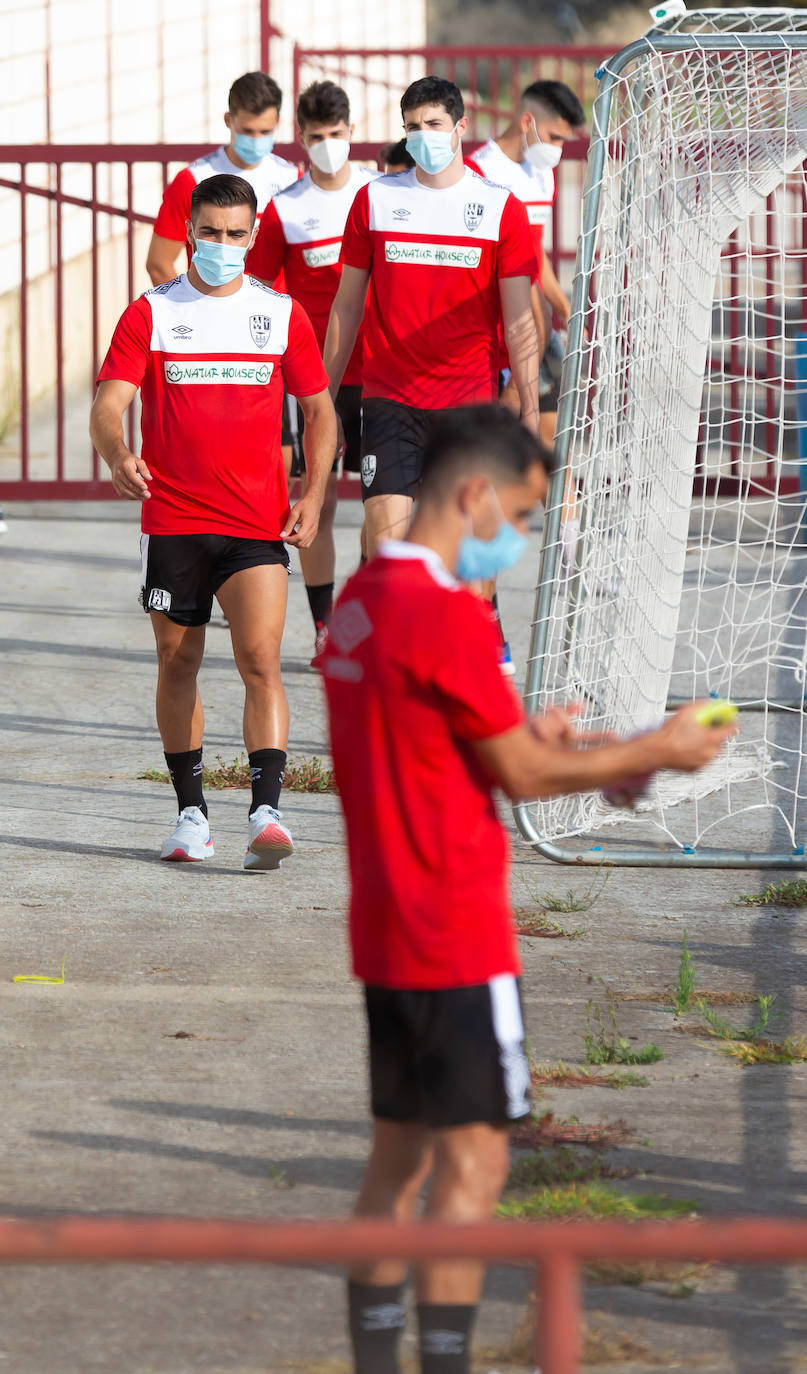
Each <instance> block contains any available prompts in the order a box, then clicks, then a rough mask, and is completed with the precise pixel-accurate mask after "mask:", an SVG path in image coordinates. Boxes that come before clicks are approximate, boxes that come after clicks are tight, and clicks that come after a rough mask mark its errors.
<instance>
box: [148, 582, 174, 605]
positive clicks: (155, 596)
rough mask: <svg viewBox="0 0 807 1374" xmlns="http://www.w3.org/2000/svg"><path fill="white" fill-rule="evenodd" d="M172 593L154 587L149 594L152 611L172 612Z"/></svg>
mask: <svg viewBox="0 0 807 1374" xmlns="http://www.w3.org/2000/svg"><path fill="white" fill-rule="evenodd" d="M170 609H171V593H170V592H166V591H164V590H163V588H162V587H152V589H151V591H150V592H149V610H150V611H170Z"/></svg>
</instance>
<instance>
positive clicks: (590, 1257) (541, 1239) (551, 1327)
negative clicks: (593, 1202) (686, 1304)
mask: <svg viewBox="0 0 807 1374" xmlns="http://www.w3.org/2000/svg"><path fill="white" fill-rule="evenodd" d="M469 1258H479V1259H482V1260H484V1261H485V1262H486V1263H490V1262H494V1261H498V1262H505V1263H520V1264H524V1263H526V1264H533V1265H535V1266H536V1284H537V1295H538V1298H539V1304H538V1308H537V1314H538V1315H537V1323H536V1364H537V1365H539V1366H540V1369H541V1371H542V1374H578V1371H579V1370H580V1367H581V1359H582V1343H583V1299H582V1284H581V1269H582V1266H583V1265H584V1264H586V1263H589V1262H591V1261H595V1260H623V1261H624V1260H648V1259H652V1260H666V1261H673V1260H677V1261H696V1262H699V1263H711V1262H713V1263H722V1264H731V1265H737V1264H753V1265H763V1264H765V1265H767V1264H789V1263H790V1264H792V1263H798V1262H804V1261H805V1260H807V1222H805V1221H774V1220H762V1219H754V1220H736V1221H725V1222H699V1221H693V1222H688V1221H682V1222H630V1223H625V1222H609V1221H598V1222H590V1221H588V1222H546V1223H542V1224H530V1223H527V1222H504V1221H502V1222H497V1221H494V1222H488V1223H485V1224H481V1225H475V1226H452V1225H445V1224H440V1223H437V1222H416V1223H410V1224H407V1225H399V1224H394V1223H391V1222H381V1221H350V1222H338V1221H337V1222H334V1221H331V1222H291V1223H271V1222H268V1223H267V1222H263V1223H262V1222H249V1221H225V1220H209V1221H208V1220H198V1221H197V1220H190V1219H185V1218H176V1217H162V1218H154V1219H130V1218H125V1219H124V1218H120V1219H119V1218H109V1219H107V1218H86V1217H67V1218H63V1219H60V1220H53V1221H36V1222H32V1221H24V1220H17V1219H13V1218H11V1219H6V1220H3V1221H0V1263H2V1264H54V1263H85V1264H92V1263H96V1264H98V1263H109V1262H110V1261H115V1262H126V1263H131V1264H135V1263H137V1264H142V1263H148V1262H153V1261H165V1260H169V1261H172V1262H173V1263H177V1264H282V1265H288V1264H323V1263H325V1264H344V1265H349V1264H353V1263H356V1262H359V1261H361V1262H364V1263H366V1262H367V1261H368V1260H384V1259H401V1260H406V1261H407V1262H411V1263H416V1262H420V1263H423V1262H425V1261H429V1260H435V1259H463V1260H467V1259H469Z"/></svg>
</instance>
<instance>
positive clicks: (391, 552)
mask: <svg viewBox="0 0 807 1374" xmlns="http://www.w3.org/2000/svg"><path fill="white" fill-rule="evenodd" d="M378 552H379V555H380V557H381V558H393V559H398V560H399V561H401V562H403V561H405V560H406V559H409V561H410V562H418V563H425V564H426V567H427V568H428V570H429V572H430V573H431V575H432V577H433V578H434V580H435V582H439V583H440V586H441V587H458V586H459V583H458V582H457V579H456V577H454V576H453V575H452V574H451V573H450V572H449V571H448V568H447V567H446V565H445V563H444V562H443V560H442V558H441V557H440V555H439V553H437V552H435V550H434V549H429V548H427V547H426V545H425V544H410V543H409V542H407V541H406V540H403V539H385V540H383V542H382V543H381V544H379V546H378Z"/></svg>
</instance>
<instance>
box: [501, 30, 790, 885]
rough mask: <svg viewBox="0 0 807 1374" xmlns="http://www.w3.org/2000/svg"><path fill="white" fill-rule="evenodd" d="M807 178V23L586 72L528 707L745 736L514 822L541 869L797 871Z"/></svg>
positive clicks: (703, 37)
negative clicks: (714, 713)
mask: <svg viewBox="0 0 807 1374" xmlns="http://www.w3.org/2000/svg"><path fill="white" fill-rule="evenodd" d="M806 156H807V13H805V12H799V11H787V10H767V9H766V10H745V11H738V10H730V11H718V10H713V11H699V12H697V13H692V14H688V15H685V16H683V17H681V18H680V19H679V18H675V19H673V20H671V21H667V22H665V23H663V24H662V25H661V26H660V27H659V28H657V29H653V30H651V31H650V32H649V34H648V35H647V36H646V38H645V39H644V40H641V41H640V42H639V43H636V44H633V45H631V47H630V48H628V49H625V50H624V52H623V53H621V54H618V55H617V56H616V57H615V58H614V59H612V60H611V61H610V62H609V63H607V64H606V66H605V68H604V70H603V73H602V74H601V86H600V94H599V96H598V99H597V103H596V105H595V112H594V128H593V134H592V148H591V153H590V157H589V169H588V178H587V185H586V192H585V197H584V206H583V231H582V235H581V240H580V246H579V251H578V261H577V270H576V277H575V287H574V299H573V315H572V321H571V325H570V336H569V354H568V356H567V359H566V363H565V366H564V374H563V382H562V396H561V406H560V415H559V425H558V453H559V456H560V457H561V459H562V460H563V461H564V462H565V471H564V474H563V475H561V476H560V477H558V478H556V480H555V482H554V484H553V490H554V496H553V499H552V502H551V503H550V509H549V513H548V517H547V526H546V535H545V545H544V551H543V554H542V570H541V576H540V580H539V591H538V597H537V602H536V617H535V623H534V626H533V637H532V648H531V659H530V663H529V666H528V678H527V700H528V705H529V706H530V708H531V709H541V708H542V707H543V706H545V705H547V704H549V703H554V702H568V701H569V700H572V699H576V700H578V701H580V702H582V703H583V705H584V707H585V713H584V716H583V718H582V725H583V728H587V729H593V730H601V729H607V730H613V731H616V732H617V733H619V734H620V735H626V734H631V733H634V732H636V731H638V730H642V729H647V728H648V727H650V726H653V725H655V724H657V723H659V722H660V721H661V719H662V718H663V716H664V712H665V709H668V708H669V707H670V706H671V705H674V704H675V703H677V702H683V701H687V700H692V699H693V698H696V697H701V696H704V697H706V696H709V695H713V696H719V697H730V698H732V699H733V700H735V701H737V703H738V704H739V705H740V706H741V735H740V738H739V739H738V740H737V742H736V743H734V744H732V745H731V746H730V748H729V750H728V752H727V753H726V754H725V755H724V756H722V757H721V758H720V759H719V760H718V761H717V762H716V763H715V764H714V765H713V766H712V767H711V768H710V769H709V770H707V771H706V772H705V773H703V774H699V775H697V776H696V777H684V776H683V775H678V774H671V773H667V774H661V775H659V777H658V779H657V780H656V781H655V782H654V784H653V786H652V787H651V789H650V791H649V792H648V794H647V796H646V797H645V798H644V799H643V800H642V801H641V802H640V804H639V806H638V808H637V810H636V811H635V812H634V813H630V812H627V811H622V810H614V809H613V808H612V807H609V806H608V805H607V804H606V803H605V802H604V801H603V800H602V798H601V797H599V795H593V794H591V795H586V796H582V797H572V798H561V799H558V800H554V801H552V802H548V803H537V804H534V805H531V806H529V807H527V806H524V807H521V808H518V810H517V816H518V820H519V824H520V826H521V829H522V831H523V832H524V833H525V834H526V835H527V836H528V837H529V838H530V839H531V840H532V841H533V842H536V843H539V842H540V843H541V844H543V843H546V845H547V852H551V853H552V854H553V857H564V858H565V857H570V856H572V857H577V856H579V855H583V857H585V858H587V859H588V860H589V861H594V860H595V858H596V857H598V858H599V859H603V858H605V859H608V858H614V859H615V860H616V861H620V860H621V861H623V862H666V861H667V860H668V858H669V856H670V855H672V856H673V857H674V856H675V855H676V854H677V855H679V856H683V857H684V860H685V861H686V860H687V858H689V859H690V860H691V861H694V862H699V861H701V860H703V861H706V860H707V859H709V861H714V862H728V863H742V862H745V861H747V862H752V863H760V862H762V863H766V862H767V863H771V864H772V863H773V862H774V860H776V861H779V860H781V861H782V862H788V863H796V864H800V863H803V862H805V860H804V859H803V857H802V854H803V851H802V850H801V846H802V845H803V844H804V842H805V836H804V826H803V823H802V816H801V807H802V803H803V801H804V799H805V795H807V776H805V773H804V769H803V766H802V756H803V742H804V720H805V717H804V711H803V697H804V692H805V663H806V662H807V590H805V580H806V579H807V544H805V542H804V531H803V528H802V523H803V521H802V517H803V503H802V497H801V496H800V494H799V482H798V478H799V464H798V461H797V459H798V419H797V409H798V407H797V394H796V387H797V382H796V377H797V372H798V367H797V365H796V355H797V352H798V350H799V348H800V346H801V345H800V341H799V338H798V336H799V334H800V333H807V228H806V227H805V216H806V215H807V181H806V180H805V167H804V160H805V157H806ZM804 342H805V347H806V348H807V340H805V341H804ZM805 386H807V382H805ZM564 491H565V497H563V493H564ZM562 497H563V499H562ZM628 822H630V828H628ZM564 837H577V838H576V839H575V840H574V842H573V843H572V845H571V847H569V845H560V846H558V845H557V841H559V840H561V839H563V838H564ZM584 837H585V838H584ZM626 846H627V847H626ZM708 851H711V855H710V854H709V852H708ZM697 856H699V857H697Z"/></svg>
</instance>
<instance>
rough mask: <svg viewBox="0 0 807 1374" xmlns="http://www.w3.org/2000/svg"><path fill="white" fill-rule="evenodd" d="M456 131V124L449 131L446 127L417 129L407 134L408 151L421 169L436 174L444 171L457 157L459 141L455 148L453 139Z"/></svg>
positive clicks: (431, 174)
mask: <svg viewBox="0 0 807 1374" xmlns="http://www.w3.org/2000/svg"><path fill="white" fill-rule="evenodd" d="M458 123H459V120H457V124H458ZM456 131H457V125H456V124H455V125H454V128H453V129H451V131H450V132H448V133H447V132H446V131H445V129H416V130H415V132H414V133H411V134H407V137H406V151H407V152H408V153H409V155H410V157H413V158H414V159H415V162H416V163H417V165H418V167H420V169H421V171H423V172H428V173H429V174H430V176H436V175H437V173H438V172H444V171H445V169H446V167H447V166H448V164H449V162H451V160H452V159H453V158H454V157H456V154H457V148H458V147H459V143H458V144H457V148H455V147H454V145H453V141H452V140H453V138H454V134H455V133H456Z"/></svg>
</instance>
